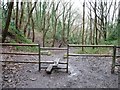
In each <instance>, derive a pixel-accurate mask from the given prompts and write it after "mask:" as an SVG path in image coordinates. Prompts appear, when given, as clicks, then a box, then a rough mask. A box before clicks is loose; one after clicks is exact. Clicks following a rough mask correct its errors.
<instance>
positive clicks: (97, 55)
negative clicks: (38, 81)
mask: <svg viewBox="0 0 120 90" xmlns="http://www.w3.org/2000/svg"><path fill="white" fill-rule="evenodd" d="M0 45H1V46H32V47H38V53H21V52H5V53H4V52H0V54H13V55H38V60H39V61H0V62H11V63H34V64H39V71H40V70H41V69H42V68H43V69H44V68H46V67H41V63H46V64H53V63H54V62H53V61H41V50H66V51H67V61H66V62H59V64H66V68H58V69H66V72H68V63H69V56H89V57H91V56H92V57H112V68H111V73H114V71H115V67H116V66H120V65H118V64H116V58H119V57H120V56H119V55H116V48H120V46H114V45H76V44H68V46H67V48H58V47H40V44H19V43H0ZM70 47H104V48H112V49H113V54H112V55H110V54H71V53H70V52H69V49H70Z"/></svg>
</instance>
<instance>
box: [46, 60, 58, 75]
mask: <svg viewBox="0 0 120 90" xmlns="http://www.w3.org/2000/svg"><path fill="white" fill-rule="evenodd" d="M59 61H60V58H56V59H55V60H54V64H50V65H49V66H48V68H47V69H46V73H47V74H51V72H52V70H53V69H55V68H57V66H58V64H59Z"/></svg>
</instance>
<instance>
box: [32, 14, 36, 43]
mask: <svg viewBox="0 0 120 90" xmlns="http://www.w3.org/2000/svg"><path fill="white" fill-rule="evenodd" d="M31 22H32V33H33V34H32V42H34V40H35V31H34V20H33V17H32V16H31Z"/></svg>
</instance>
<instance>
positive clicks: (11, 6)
mask: <svg viewBox="0 0 120 90" xmlns="http://www.w3.org/2000/svg"><path fill="white" fill-rule="evenodd" d="M13 4H14V0H11V2H9V6H8V15H7V19H6V24H5V28H4V30H3V32H2V43H4V42H5V39H6V36H7V33H8V28H9V24H10V19H11V14H12V9H13Z"/></svg>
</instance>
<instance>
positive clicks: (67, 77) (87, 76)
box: [2, 51, 118, 88]
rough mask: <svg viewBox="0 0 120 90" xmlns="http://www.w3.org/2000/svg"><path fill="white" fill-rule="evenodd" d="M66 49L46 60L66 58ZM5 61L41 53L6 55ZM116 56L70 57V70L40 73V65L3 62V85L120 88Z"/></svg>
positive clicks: (32, 57) (30, 58)
mask: <svg viewBox="0 0 120 90" xmlns="http://www.w3.org/2000/svg"><path fill="white" fill-rule="evenodd" d="M64 53H66V52H65V51H59V52H58V51H57V52H55V51H54V52H52V55H51V56H42V60H43V61H47V60H54V59H55V58H57V57H60V58H61V60H63V61H65V60H66V59H63V55H64ZM3 57H4V58H3V59H4V60H15V61H18V60H35V61H36V60H38V57H37V56H29V57H28V56H14V57H13V56H7V55H4V56H3ZM111 61H112V58H103V57H102V58H101V57H97V58H94V57H70V60H69V72H68V73H66V72H65V71H64V70H54V71H53V72H52V74H46V72H45V70H41V72H38V65H37V64H10V63H6V64H4V63H3V82H2V86H3V87H4V88H7V87H9V88H10V87H12V88H13V87H16V88H118V74H117V73H118V72H117V68H116V72H115V74H111Z"/></svg>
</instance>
